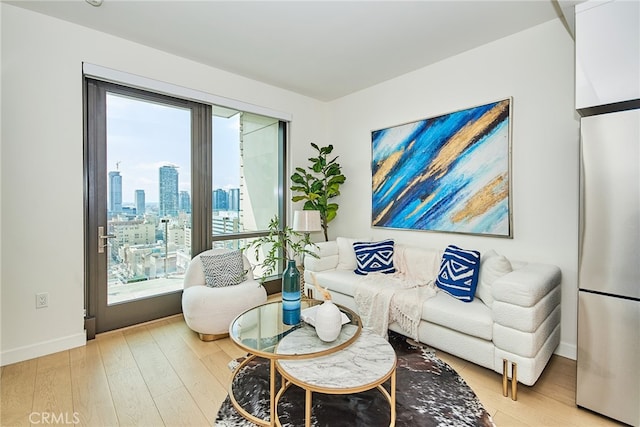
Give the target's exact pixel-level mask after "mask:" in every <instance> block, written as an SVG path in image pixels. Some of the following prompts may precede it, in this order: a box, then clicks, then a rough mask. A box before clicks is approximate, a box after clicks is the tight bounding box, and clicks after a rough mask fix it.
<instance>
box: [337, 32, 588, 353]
mask: <svg viewBox="0 0 640 427" xmlns="http://www.w3.org/2000/svg"><path fill="white" fill-rule="evenodd" d="M436 42H437V41H436ZM425 48H428V46H427V47H425ZM573 48H574V44H573V40H572V39H571V37H570V36H569V34H568V33H567V31H566V30H565V29H564V27H563V25H562V23H561V22H560V20H554V21H551V22H548V23H545V24H542V25H539V26H537V27H535V28H532V29H529V30H527V31H524V32H521V33H518V34H516V35H513V36H510V37H507V38H504V39H501V40H499V41H496V42H494V43H491V44H487V45H484V46H482V47H480V48H477V49H474V50H471V51H468V52H465V53H463V54H460V55H457V56H455V57H452V58H448V59H446V60H444V61H441V62H439V63H437V64H435V65H432V66H429V67H426V68H423V69H420V70H418V71H415V72H412V73H409V74H406V75H404V76H401V77H398V78H395V79H392V80H389V81H387V82H385V83H382V84H379V85H377V86H374V87H371V88H368V89H365V90H363V91H360V92H358V93H356V94H352V95H349V96H346V97H344V98H341V99H339V100H336V101H334V102H332V103H330V117H329V125H330V132H329V141H332V142H333V143H334V144H335V145H336V150H335V151H336V154H338V155H340V161H341V164H342V165H343V173H344V174H345V175H346V176H347V182H346V183H345V185H343V187H342V190H341V191H342V195H341V196H340V198H339V199H337V200H338V203H339V204H340V210H339V213H338V216H337V217H336V219H335V220H334V221H333V222H332V223H331V226H330V237H329V238H330V239H331V238H335V237H336V236H353V237H361V236H372V237H374V238H382V237H393V238H395V239H396V241H397V242H400V243H407V244H415V245H419V246H425V247H437V248H441V249H444V247H446V245H447V244H450V243H453V244H458V245H461V246H463V247H467V248H470V249H477V250H480V251H481V252H482V251H486V250H488V249H495V250H496V251H498V252H500V253H503V254H505V255H507V256H508V257H510V258H513V259H521V260H530V261H538V262H548V263H552V264H556V265H558V266H559V267H560V268H561V270H562V275H563V280H562V288H563V291H562V338H561V345H560V347H559V348H558V350H557V353H559V354H562V355H564V356H567V357H571V358H575V356H576V311H577V302H576V298H577V297H576V294H577V263H578V261H577V250H578V243H577V242H578V239H577V233H578V137H579V120H578V116H577V114H576V112H575V108H574V61H573V57H574V54H573ZM384 60H393V58H387V59H384ZM509 96H511V97H513V104H512V106H513V110H512V112H513V119H512V123H513V136H512V153H513V154H512V202H513V210H512V214H513V230H514V231H513V239H503V238H492V237H478V236H469V235H462V234H450V233H434V232H415V231H401V230H391V229H383V228H372V227H371V172H370V171H371V166H370V162H371V135H370V132H371V131H372V130H376V129H381V128H384V127H388V126H392V125H397V124H401V123H406V122H410V121H414V120H418V119H422V118H427V117H431V116H435V115H439V114H442V113H448V112H451V111H455V110H459V109H463V108H467V107H472V106H476V105H480V104H485V103H487V102H490V101H495V100H499V99H504V98H506V97H509Z"/></svg>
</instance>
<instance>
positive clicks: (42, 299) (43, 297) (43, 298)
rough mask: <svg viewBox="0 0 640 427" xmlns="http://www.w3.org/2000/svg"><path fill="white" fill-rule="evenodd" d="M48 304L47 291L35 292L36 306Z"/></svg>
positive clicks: (46, 305)
mask: <svg viewBox="0 0 640 427" xmlns="http://www.w3.org/2000/svg"><path fill="white" fill-rule="evenodd" d="M48 306H49V293H48V292H42V293H39V294H36V308H45V307H48Z"/></svg>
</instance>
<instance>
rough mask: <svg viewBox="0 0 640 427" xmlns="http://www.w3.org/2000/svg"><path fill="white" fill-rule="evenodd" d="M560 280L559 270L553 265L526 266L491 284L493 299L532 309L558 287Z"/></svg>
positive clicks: (531, 264)
mask: <svg viewBox="0 0 640 427" xmlns="http://www.w3.org/2000/svg"><path fill="white" fill-rule="evenodd" d="M560 279H561V274H560V269H559V268H558V267H557V266H555V265H551V264H536V263H530V264H526V265H525V266H523V267H521V268H519V269H516V270H513V271H512V272H511V273H509V274H505V275H504V276H502V277H500V278H499V279H497V280H496V281H495V282H493V285H492V287H491V288H492V294H493V298H494V299H495V300H496V301H502V302H505V303H509V304H515V305H519V306H521V307H532V306H534V305H535V304H536V303H537V302H538V301H540V300H541V299H542V298H544V296H545V295H547V294H548V293H549V292H551V290H553V288H555V287H556V286H558V284H559V283H560Z"/></svg>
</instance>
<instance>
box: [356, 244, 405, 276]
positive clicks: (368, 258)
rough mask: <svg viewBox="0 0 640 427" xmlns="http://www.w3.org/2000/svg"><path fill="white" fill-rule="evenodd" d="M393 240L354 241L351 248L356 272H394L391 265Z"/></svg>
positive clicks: (364, 273) (363, 273)
mask: <svg viewBox="0 0 640 427" xmlns="http://www.w3.org/2000/svg"><path fill="white" fill-rule="evenodd" d="M393 244H394V242H393V240H383V241H381V242H356V243H354V244H353V250H354V252H355V253H356V269H355V270H354V272H355V273H356V274H361V275H366V274H368V273H395V271H396V269H395V267H394V266H393Z"/></svg>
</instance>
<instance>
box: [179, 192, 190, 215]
mask: <svg viewBox="0 0 640 427" xmlns="http://www.w3.org/2000/svg"><path fill="white" fill-rule="evenodd" d="M180 211H181V212H185V213H191V196H189V192H188V191H181V192H180Z"/></svg>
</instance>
